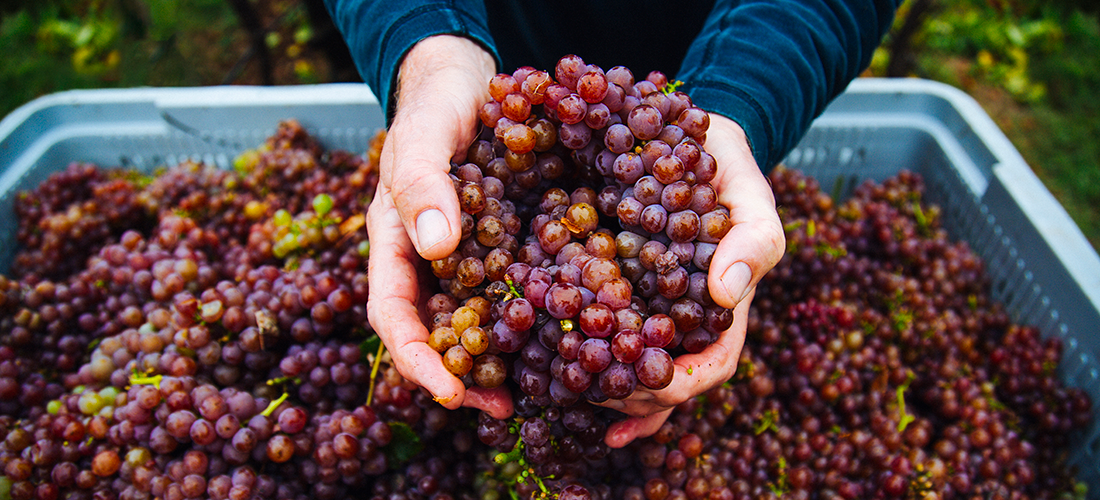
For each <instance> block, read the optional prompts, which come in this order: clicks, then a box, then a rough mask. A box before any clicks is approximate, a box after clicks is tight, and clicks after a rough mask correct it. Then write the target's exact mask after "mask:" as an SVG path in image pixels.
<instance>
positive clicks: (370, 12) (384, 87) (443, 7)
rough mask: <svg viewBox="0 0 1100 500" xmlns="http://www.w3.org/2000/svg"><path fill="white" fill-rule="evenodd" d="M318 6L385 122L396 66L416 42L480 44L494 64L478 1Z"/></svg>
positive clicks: (331, 1)
mask: <svg viewBox="0 0 1100 500" xmlns="http://www.w3.org/2000/svg"><path fill="white" fill-rule="evenodd" d="M324 2H325V6H326V7H327V8H328V11H329V14H330V15H331V16H332V19H333V21H334V22H335V24H336V27H337V28H338V29H339V30H340V33H341V34H342V35H343V37H344V40H345V41H346V42H347V44H348V48H349V49H350V50H351V54H352V59H353V60H354V61H355V66H356V68H357V69H358V70H359V75H360V76H362V77H363V81H364V82H366V84H367V85H368V86H370V88H371V89H373V90H374V92H375V94H377V96H378V99H379V101H381V104H382V109H385V110H386V120H387V122H389V120H390V119H392V118H393V111H394V109H393V107H394V104H395V102H394V99H393V96H394V91H395V90H396V88H395V86H396V84H397V72H398V69H399V68H400V66H401V60H402V58H403V57H404V56H405V54H406V53H407V52H408V51H409V49H411V48H412V47H413V45H416V43H417V42H419V41H420V40H423V39H424V38H427V37H429V36H433V35H440V34H453V35H460V36H465V37H467V38H470V39H471V40H474V41H476V42H477V43H479V44H481V45H482V47H484V48H485V49H486V50H487V51H489V53H491V54H492V55H493V57H494V58H496V59H497V65H498V66H499V64H500V63H499V61H500V57H499V55H498V54H497V51H496V47H495V44H494V42H493V37H492V36H491V35H490V33H489V28H488V22H487V16H486V12H485V4H484V3H483V2H482V1H480V0H449V1H430V2H423V1H411V0H386V1H373V0H324Z"/></svg>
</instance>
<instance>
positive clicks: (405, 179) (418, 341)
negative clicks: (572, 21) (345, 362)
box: [367, 35, 512, 419]
mask: <svg viewBox="0 0 1100 500" xmlns="http://www.w3.org/2000/svg"><path fill="white" fill-rule="evenodd" d="M494 74H495V63H494V61H493V57H492V56H491V55H490V54H489V53H488V52H486V51H485V50H484V49H482V48H481V47H480V46H479V45H477V44H476V43H474V42H473V41H471V40H469V39H466V38H462V37H457V36H450V35H438V36H433V37H430V38H426V39H424V40H422V41H420V42H418V43H417V44H416V45H415V46H413V48H412V49H411V50H410V51H409V53H408V54H407V55H406V56H405V58H404V60H403V61H402V63H401V69H400V72H399V75H398V91H397V96H396V97H395V98H396V100H397V105H396V112H395V115H394V119H393V122H392V124H391V125H390V128H389V130H388V132H387V134H386V140H385V142H384V143H383V146H382V155H381V162H380V166H379V168H380V180H379V184H378V190H377V192H376V193H375V199H374V200H373V201H372V203H371V205H370V208H369V209H368V211H367V230H368V232H369V234H370V240H371V253H370V271H369V280H370V296H369V298H368V301H367V313H368V316H369V318H370V323H371V326H372V327H373V328H374V330H375V331H376V332H377V333H378V336H379V337H380V338H381V339H382V342H383V343H384V344H385V345H386V348H387V349H388V350H389V352H390V356H391V357H392V358H393V361H394V365H395V366H396V368H397V370H398V371H399V372H400V373H401V375H402V376H403V377H405V378H406V379H408V380H410V381H412V382H414V383H416V384H417V385H419V386H421V387H423V388H425V389H427V390H428V392H430V393H431V394H432V396H433V397H434V398H435V400H436V401H438V402H439V403H440V404H442V405H443V406H445V407H447V408H449V409H455V408H458V407H459V406H468V407H474V408H479V409H481V410H485V411H487V412H488V413H490V414H491V415H493V416H494V417H496V418H501V419H503V418H506V417H508V416H510V415H511V414H512V400H511V396H510V395H509V394H508V392H507V390H505V389H503V388H497V389H491V390H487V389H481V388H471V389H469V390H467V389H465V387H464V386H463V384H462V382H461V381H460V380H459V379H458V378H456V377H455V376H454V375H452V374H451V373H450V372H448V371H447V370H446V369H445V368H444V367H443V362H442V357H441V356H440V355H439V354H438V353H436V352H435V351H434V350H432V349H431V348H430V347H428V344H427V340H428V330H427V329H426V328H425V326H424V324H425V320H426V319H427V318H424V317H422V316H421V314H420V311H421V310H422V309H423V305H424V302H425V301H426V300H427V298H428V296H429V295H428V294H429V293H430V292H428V289H427V288H425V287H422V286H421V283H424V282H426V281H425V280H424V279H421V273H420V272H419V271H422V270H423V269H424V265H425V264H426V263H425V262H423V260H429V261H430V260H435V259H440V258H443V257H446V256H447V255H450V254H451V253H452V252H454V251H455V249H456V248H457V247H458V243H459V239H460V238H461V228H460V226H459V213H460V211H459V205H458V197H457V196H456V195H455V191H454V185H453V184H452V182H451V179H450V176H449V174H448V173H449V172H450V168H451V162H452V161H461V159H462V158H463V157H464V156H465V153H466V150H467V148H469V146H470V144H471V143H472V142H473V140H474V138H475V135H476V131H477V130H478V125H479V124H478V110H479V109H480V107H481V105H482V104H483V103H485V102H486V101H488V100H489V95H488V90H487V86H488V82H489V80H490V79H491V78H492V77H493V75H494ZM429 276H430V273H429ZM426 279H427V280H428V281H430V279H431V278H430V277H429V278H426Z"/></svg>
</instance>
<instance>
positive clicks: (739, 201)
mask: <svg viewBox="0 0 1100 500" xmlns="http://www.w3.org/2000/svg"><path fill="white" fill-rule="evenodd" d="M704 149H706V151H707V152H708V153H710V154H711V155H713V156H714V158H715V160H716V161H717V163H718V174H717V176H716V177H715V178H714V180H713V181H711V183H712V184H713V185H714V189H715V191H716V192H717V193H718V202H719V203H721V204H722V205H723V206H725V207H726V208H728V209H729V210H730V222H732V223H733V227H732V228H731V229H730V231H729V233H727V234H726V236H725V237H723V238H722V240H721V242H719V244H718V249H717V251H715V253H714V258H713V260H711V264H710V270H709V271H708V276H707V278H708V279H707V285H708V286H709V288H710V294H711V298H713V299H714V302H715V303H717V304H718V305H720V306H722V307H727V308H733V324H732V325H731V326H730V328H729V329H727V330H726V331H724V332H722V334H721V335H720V336H719V338H718V340H717V341H716V342H715V343H713V344H711V345H710V346H708V347H707V348H706V349H705V350H703V351H702V352H700V353H696V354H685V355H682V356H679V357H677V358H676V359H674V360H673V363H674V365H675V373H674V375H673V377H672V383H671V384H669V386H668V387H665V388H664V389H661V390H656V391H654V390H649V389H645V388H639V389H638V390H636V391H634V394H632V395H631V396H630V397H629V398H627V399H625V400H608V401H607V402H605V403H603V406H607V407H610V408H615V409H617V410H619V411H622V412H624V413H626V414H628V415H630V417H629V418H627V419H625V420H623V421H620V422H617V423H615V424H613V425H611V427H610V428H609V429H608V431H607V436H606V437H605V438H604V442H605V443H607V445H608V446H611V447H612V448H621V447H623V446H626V445H627V444H628V443H630V442H631V441H633V440H634V439H636V438H639V437H645V436H650V435H652V434H654V433H656V432H657V431H658V430H659V429H660V428H661V425H663V424H664V422H665V421H666V420H667V419H668V417H669V415H670V414H671V413H672V410H673V409H674V408H675V407H676V405H678V404H680V403H682V402H684V401H687V400H688V399H690V398H693V397H695V396H697V395H699V394H702V393H704V392H706V391H707V390H710V389H711V388H713V387H716V386H718V385H720V384H722V383H723V382H725V381H727V380H729V378H730V377H732V376H733V374H734V372H735V371H736V370H737V361H738V359H739V358H740V354H741V347H742V346H743V345H744V342H745V329H746V327H747V323H748V311H749V304H750V303H751V302H752V297H753V295H754V293H755V289H756V284H757V283H758V282H759V281H760V278H761V277H763V276H764V274H766V273H767V272H768V271H769V270H771V268H773V267H775V265H776V264H777V263H778V262H779V259H780V258H782V257H783V252H784V249H785V246H786V238H785V237H784V234H783V225H782V223H781V222H780V220H779V214H778V213H777V212H776V207H775V197H774V195H773V194H772V190H771V185H770V184H769V183H768V180H767V178H766V177H764V174H763V173H762V172H761V171H760V168H759V167H758V166H757V164H756V161H755V160H754V159H753V156H752V151H751V149H750V148H749V145H748V140H747V139H746V137H745V133H744V131H743V130H741V127H740V126H739V125H737V124H736V123H735V122H733V121H732V120H730V119H729V118H726V117H723V116H720V115H715V114H713V113H712V114H711V115H710V128H709V129H708V131H707V141H706V144H705V145H704Z"/></svg>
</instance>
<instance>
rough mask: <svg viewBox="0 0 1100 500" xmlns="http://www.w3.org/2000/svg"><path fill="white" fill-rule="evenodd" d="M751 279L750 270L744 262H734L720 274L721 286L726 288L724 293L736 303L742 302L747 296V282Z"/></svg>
mask: <svg viewBox="0 0 1100 500" xmlns="http://www.w3.org/2000/svg"><path fill="white" fill-rule="evenodd" d="M751 279H752V270H751V269H749V265H748V264H746V263H744V262H735V263H734V264H733V265H732V266H730V267H729V269H726V272H725V273H724V274H722V278H721V280H722V286H724V287H726V293H728V294H729V295H730V297H732V298H734V300H736V301H737V302H741V301H742V300H744V298H745V296H747V295H748V294H749V280H751Z"/></svg>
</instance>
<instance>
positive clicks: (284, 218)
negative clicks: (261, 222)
mask: <svg viewBox="0 0 1100 500" xmlns="http://www.w3.org/2000/svg"><path fill="white" fill-rule="evenodd" d="M273 220H274V221H275V226H276V227H285V226H289V225H290V222H291V220H292V219H291V217H290V212H287V211H286V209H285V208H280V209H279V210H277V211H276V212H275V218H274V219H273Z"/></svg>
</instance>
